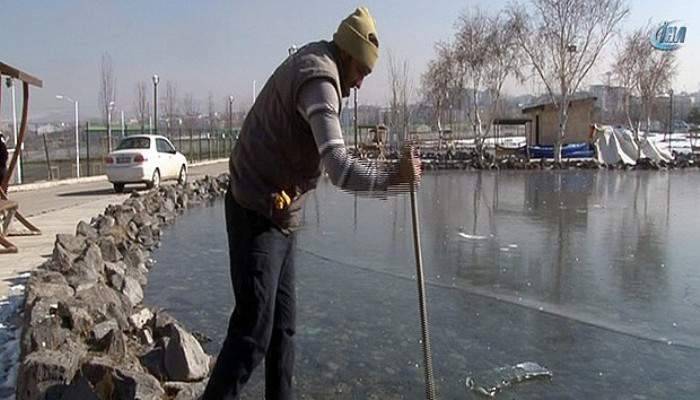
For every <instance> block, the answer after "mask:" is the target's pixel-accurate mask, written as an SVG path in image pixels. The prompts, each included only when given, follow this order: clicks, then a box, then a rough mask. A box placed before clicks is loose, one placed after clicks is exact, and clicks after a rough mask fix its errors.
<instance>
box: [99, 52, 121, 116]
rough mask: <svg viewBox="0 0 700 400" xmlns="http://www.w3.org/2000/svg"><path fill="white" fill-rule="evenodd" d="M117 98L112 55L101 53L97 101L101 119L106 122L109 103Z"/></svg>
mask: <svg viewBox="0 0 700 400" xmlns="http://www.w3.org/2000/svg"><path fill="white" fill-rule="evenodd" d="M116 99H117V78H116V77H115V76H114V69H113V68H112V57H110V55H109V53H103V54H102V60H101V62H100V93H99V96H98V102H99V106H100V112H101V113H102V119H103V120H104V122H105V124H106V123H107V119H108V118H107V115H108V114H109V111H110V110H109V108H110V107H109V103H110V102H112V101H116Z"/></svg>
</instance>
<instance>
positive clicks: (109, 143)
mask: <svg viewBox="0 0 700 400" xmlns="http://www.w3.org/2000/svg"><path fill="white" fill-rule="evenodd" d="M107 152H108V153H111V152H112V107H111V106H110V107H108V108H107Z"/></svg>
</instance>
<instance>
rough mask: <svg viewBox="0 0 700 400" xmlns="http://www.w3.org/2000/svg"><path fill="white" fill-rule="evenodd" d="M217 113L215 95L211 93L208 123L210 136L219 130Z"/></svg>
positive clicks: (208, 104)
mask: <svg viewBox="0 0 700 400" xmlns="http://www.w3.org/2000/svg"><path fill="white" fill-rule="evenodd" d="M217 122H218V121H217V112H216V105H215V104H214V95H213V94H212V93H211V92H209V96H208V97H207V123H208V125H209V126H208V128H209V131H210V134H211V133H213V131H214V130H216V128H217Z"/></svg>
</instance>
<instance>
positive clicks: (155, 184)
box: [146, 169, 160, 189]
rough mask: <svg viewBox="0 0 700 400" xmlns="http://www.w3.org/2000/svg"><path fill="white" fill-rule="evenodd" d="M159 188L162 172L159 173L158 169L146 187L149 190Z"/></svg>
mask: <svg viewBox="0 0 700 400" xmlns="http://www.w3.org/2000/svg"><path fill="white" fill-rule="evenodd" d="M158 186H160V171H158V169H156V170H155V171H153V176H152V177H151V181H150V182H148V183H147V184H146V187H147V188H148V189H153V188H157V187H158Z"/></svg>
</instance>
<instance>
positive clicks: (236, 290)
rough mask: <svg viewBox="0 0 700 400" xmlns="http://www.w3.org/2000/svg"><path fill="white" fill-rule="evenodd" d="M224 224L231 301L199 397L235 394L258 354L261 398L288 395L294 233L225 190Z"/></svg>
mask: <svg viewBox="0 0 700 400" xmlns="http://www.w3.org/2000/svg"><path fill="white" fill-rule="evenodd" d="M226 228H227V232H228V245H229V255H230V259H231V266H230V268H231V281H232V283H233V294H234V296H235V299H236V306H235V308H234V310H233V314H232V315H231V319H230V320H229V325H228V333H227V335H226V339H225V340H224V344H223V347H222V349H221V352H220V353H219V357H218V359H217V360H216V365H215V366H214V370H213V371H212V374H211V378H210V379H209V384H208V385H207V388H206V390H205V392H204V396H203V399H206V400H219V399H223V398H227V399H228V398H233V399H237V398H238V396H239V394H240V392H241V389H242V387H243V385H244V384H245V383H246V382H247V381H248V379H249V378H250V375H251V373H252V372H253V370H254V369H255V368H256V367H257V366H258V364H260V361H262V359H263V357H264V358H265V398H266V399H285V400H287V399H293V398H294V394H293V390H292V374H293V368H294V341H293V337H294V326H295V294H294V249H295V240H294V234H293V233H292V234H291V235H285V234H283V233H282V232H281V231H280V230H279V229H277V228H276V227H275V226H274V225H273V224H272V223H271V222H270V221H269V220H268V219H267V218H264V217H263V216H261V215H260V214H258V213H255V212H253V211H250V210H247V209H245V208H243V207H241V206H240V205H239V204H238V203H237V202H236V201H235V200H234V198H233V196H232V195H231V193H230V191H229V192H228V193H226ZM228 396H230V397H228Z"/></svg>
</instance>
